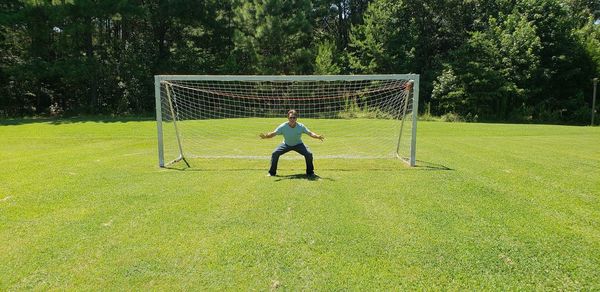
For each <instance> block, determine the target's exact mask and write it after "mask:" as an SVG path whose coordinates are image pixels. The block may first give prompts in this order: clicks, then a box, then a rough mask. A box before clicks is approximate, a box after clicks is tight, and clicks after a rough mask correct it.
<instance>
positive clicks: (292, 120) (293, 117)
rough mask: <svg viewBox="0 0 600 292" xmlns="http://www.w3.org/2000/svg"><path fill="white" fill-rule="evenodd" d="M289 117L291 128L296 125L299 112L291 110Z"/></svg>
mask: <svg viewBox="0 0 600 292" xmlns="http://www.w3.org/2000/svg"><path fill="white" fill-rule="evenodd" d="M287 117H288V124H289V125H290V126H294V125H295V124H296V120H297V119H298V112H296V110H289V111H288V114H287Z"/></svg>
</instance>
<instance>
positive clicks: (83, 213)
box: [0, 120, 600, 291]
mask: <svg viewBox="0 0 600 292" xmlns="http://www.w3.org/2000/svg"><path fill="white" fill-rule="evenodd" d="M313 130H315V131H317V132H318V129H317V128H314V129H313ZM155 133H156V130H155V123H154V122H152V121H126V120H124V121H110V120H108V121H88V122H86V121H68V120H65V121H58V122H56V121H55V122H53V121H43V122H35V121H29V120H24V121H10V122H7V121H4V122H0V141H1V143H0V161H1V162H2V167H1V168H0V239H1V240H0V242H1V245H0V263H1V264H0V290H3V291H5V290H23V289H36V290H49V289H53V290H63V289H64V290H92V289H93V290H97V289H102V290H121V289H126V290H148V289H152V290H170V289H178V290H207V289H211V290H215V289H219V290H221V289H228V290H268V289H285V290H301V289H302V290H405V289H411V290H412V289H431V290H440V289H443V290H463V289H469V290H599V289H600V269H598V267H600V128H590V127H567V126H546V125H504V124H460V123H439V122H423V123H420V124H419V138H418V147H419V149H418V160H419V166H418V167H416V168H408V167H405V166H404V165H403V164H402V163H401V162H399V161H397V160H377V159H372V160H345V159H337V160H336V159H319V153H318V152H317V151H316V150H315V155H316V161H315V163H316V170H317V173H318V174H319V176H320V177H321V178H320V179H318V180H307V179H305V178H304V177H303V176H300V175H298V174H302V173H303V171H304V169H303V168H304V165H303V161H302V160H284V161H281V171H280V175H281V176H279V177H275V178H270V177H265V174H266V168H267V167H268V165H267V164H268V161H266V160H234V159H232V160H227V159H216V160H204V159H195V160H193V161H192V163H193V166H194V167H193V168H191V169H186V168H184V167H182V166H181V164H178V165H175V166H174V168H173V169H159V168H158V167H157V157H156V156H157V155H156V138H155ZM334 135H335V134H334V133H328V136H329V138H330V139H329V140H328V141H326V142H325V143H333V142H332V141H335V140H334V138H333V137H332V136H334ZM257 142H260V143H271V144H270V147H274V146H275V144H276V143H277V142H278V141H274V140H269V141H257ZM307 142H308V141H307ZM315 143H319V142H318V141H316V140H310V143H309V144H315ZM267 155H268V153H267ZM289 155H295V154H289Z"/></svg>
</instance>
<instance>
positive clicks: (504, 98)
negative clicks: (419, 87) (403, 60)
mask: <svg viewBox="0 0 600 292" xmlns="http://www.w3.org/2000/svg"><path fill="white" fill-rule="evenodd" d="M501 16H502V15H501ZM502 18H504V19H505V20H503V21H499V20H497V19H495V18H491V19H490V20H489V21H488V29H486V30H485V31H481V32H479V31H477V32H474V33H472V35H471V37H470V38H469V40H468V42H467V43H466V44H465V46H463V47H462V48H461V49H460V50H457V51H456V52H455V55H454V58H455V59H454V60H453V61H452V62H451V65H449V68H450V69H447V70H445V71H444V73H443V74H441V75H440V76H439V77H438V78H437V80H436V82H434V90H433V93H434V95H433V99H434V101H436V102H437V104H438V106H439V110H441V111H448V110H452V111H454V110H456V111H457V112H456V113H458V114H461V115H478V116H479V117H481V118H484V119H486V118H487V119H509V118H511V115H516V114H517V113H516V112H517V110H518V109H522V108H523V106H524V105H525V104H526V103H527V98H528V96H529V94H530V93H531V92H532V90H531V89H530V88H529V86H530V84H531V81H532V80H533V79H534V78H535V76H536V74H537V73H538V72H539V64H540V61H539V59H540V57H539V53H540V50H541V42H540V38H539V37H538V36H537V35H536V28H535V26H534V25H533V23H531V22H529V21H528V20H527V19H526V18H525V17H524V16H523V15H521V14H518V13H513V14H510V15H508V16H506V17H502Z"/></svg>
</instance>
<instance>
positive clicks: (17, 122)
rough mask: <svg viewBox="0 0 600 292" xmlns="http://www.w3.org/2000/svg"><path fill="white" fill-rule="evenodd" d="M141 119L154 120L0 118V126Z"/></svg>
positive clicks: (126, 119) (123, 120)
mask: <svg viewBox="0 0 600 292" xmlns="http://www.w3.org/2000/svg"><path fill="white" fill-rule="evenodd" d="M141 121H155V119H154V118H152V117H113V116H81V117H79V116H78V117H70V118H64V117H62V118H48V117H39V118H20V119H12V118H11V119H1V118H0V126H18V125H27V124H50V125H64V124H75V123H127V122H141Z"/></svg>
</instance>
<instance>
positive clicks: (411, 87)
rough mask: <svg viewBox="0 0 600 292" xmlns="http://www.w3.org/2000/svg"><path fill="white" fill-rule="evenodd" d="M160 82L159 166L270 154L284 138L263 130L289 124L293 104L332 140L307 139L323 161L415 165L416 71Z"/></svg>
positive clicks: (157, 80)
mask: <svg viewBox="0 0 600 292" xmlns="http://www.w3.org/2000/svg"><path fill="white" fill-rule="evenodd" d="M155 83H156V84H155V86H156V87H155V88H156V89H155V90H156V93H155V95H156V96H155V98H156V118H157V126H158V127H157V128H158V154H159V165H160V166H161V167H164V166H166V165H169V164H171V163H174V162H177V161H179V160H182V159H183V160H185V163H188V162H189V161H190V160H191V159H195V158H200V159H202V158H240V159H267V158H269V157H270V155H271V152H272V150H273V149H274V148H275V147H276V146H277V145H278V144H279V143H281V140H282V138H281V137H280V136H277V137H275V138H273V139H267V140H261V139H260V138H259V137H258V134H259V133H265V132H270V131H273V130H274V129H275V128H276V127H277V126H279V125H280V124H281V123H283V122H286V121H287V119H286V118H287V112H288V110H291V109H295V110H296V111H297V112H298V115H299V117H298V122H299V123H302V124H304V125H305V126H306V127H308V128H309V129H310V130H311V131H312V132H315V133H319V134H321V135H323V136H325V137H326V139H325V141H324V142H321V141H319V140H314V139H311V138H310V137H309V136H307V135H304V136H303V141H304V143H305V144H306V145H307V146H308V147H309V148H310V149H311V150H312V152H313V153H314V155H315V158H317V159H328V158H331V159H334V158H342V159H375V158H402V159H404V160H405V161H406V162H407V163H409V164H410V165H411V166H414V165H415V163H416V156H415V155H416V148H415V147H416V125H417V123H416V121H417V119H416V118H417V106H418V90H419V75H416V74H402V75H399V74H397V75H347V76H216V75H215V76H193V75H192V76H187V75H186V76H178V75H158V76H155ZM274 140H275V141H274ZM286 158H288V159H294V158H302V157H301V156H299V155H298V156H294V155H286V156H284V157H282V159H286ZM192 164H193V163H192Z"/></svg>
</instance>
